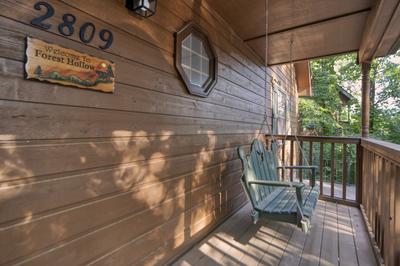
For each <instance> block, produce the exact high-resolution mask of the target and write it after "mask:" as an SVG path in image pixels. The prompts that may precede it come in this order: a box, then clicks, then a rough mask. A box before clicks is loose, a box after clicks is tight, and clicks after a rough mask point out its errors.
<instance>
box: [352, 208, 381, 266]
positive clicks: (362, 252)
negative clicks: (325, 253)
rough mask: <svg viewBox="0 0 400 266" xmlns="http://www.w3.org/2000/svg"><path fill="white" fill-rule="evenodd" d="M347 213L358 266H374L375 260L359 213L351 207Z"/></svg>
mask: <svg viewBox="0 0 400 266" xmlns="http://www.w3.org/2000/svg"><path fill="white" fill-rule="evenodd" d="M349 211H350V218H351V223H352V227H353V230H354V231H353V234H354V242H355V245H356V251H357V258H358V262H359V265H366V266H369V265H371V266H372V265H374V266H375V265H376V260H375V257H374V253H373V251H372V248H371V244H370V242H369V238H368V233H367V230H366V228H365V225H364V222H363V218H362V216H361V213H360V211H359V210H358V209H356V208H351V207H349Z"/></svg>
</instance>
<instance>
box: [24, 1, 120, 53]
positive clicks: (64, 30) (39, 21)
mask: <svg viewBox="0 0 400 266" xmlns="http://www.w3.org/2000/svg"><path fill="white" fill-rule="evenodd" d="M33 7H34V8H35V9H36V10H39V11H42V10H43V11H44V12H45V13H44V14H42V15H41V16H38V17H36V18H34V19H32V21H31V24H32V25H33V26H35V27H38V28H41V29H44V30H50V29H51V28H52V27H53V26H55V27H57V29H58V32H59V33H60V34H62V35H64V36H72V35H74V34H79V39H80V40H81V42H83V43H85V44H89V43H91V42H92V41H93V39H94V38H95V36H96V38H99V39H100V40H101V41H102V42H103V43H102V44H101V45H99V48H101V49H103V50H106V49H108V48H110V47H111V45H112V43H113V40H114V36H113V34H112V32H111V31H110V30H108V29H100V31H99V32H98V34H97V35H96V33H97V30H96V26H95V25H94V24H93V23H92V22H85V23H83V24H82V25H81V26H80V27H77V25H76V17H75V16H74V15H73V14H70V13H65V14H63V15H62V22H61V23H59V24H58V25H52V24H50V23H48V22H46V20H48V19H49V18H51V17H53V16H54V13H55V9H54V7H53V6H52V5H50V4H49V3H47V2H43V1H39V2H37V3H36V4H35V5H34V6H33Z"/></svg>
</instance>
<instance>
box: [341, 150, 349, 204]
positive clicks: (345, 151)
mask: <svg viewBox="0 0 400 266" xmlns="http://www.w3.org/2000/svg"><path fill="white" fill-rule="evenodd" d="M347 176H348V164H347V144H343V178H342V183H343V184H342V185H343V192H342V196H343V199H344V200H345V199H346V189H347Z"/></svg>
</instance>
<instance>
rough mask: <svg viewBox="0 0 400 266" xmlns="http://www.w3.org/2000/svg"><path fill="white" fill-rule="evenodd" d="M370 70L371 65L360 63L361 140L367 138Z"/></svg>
mask: <svg viewBox="0 0 400 266" xmlns="http://www.w3.org/2000/svg"><path fill="white" fill-rule="evenodd" d="M370 70H371V63H362V64H361V75H362V84H361V89H362V93H361V94H362V96H361V101H362V108H361V111H362V112H361V113H362V119H361V126H362V131H361V135H362V137H363V138H368V136H369V113H370V99H369V98H370V91H371V80H370V76H369V72H370Z"/></svg>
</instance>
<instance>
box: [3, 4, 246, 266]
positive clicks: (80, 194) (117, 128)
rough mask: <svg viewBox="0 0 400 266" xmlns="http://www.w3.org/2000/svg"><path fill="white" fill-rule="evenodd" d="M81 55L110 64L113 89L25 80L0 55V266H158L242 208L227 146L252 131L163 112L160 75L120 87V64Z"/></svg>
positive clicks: (18, 62)
mask: <svg viewBox="0 0 400 266" xmlns="http://www.w3.org/2000/svg"><path fill="white" fill-rule="evenodd" d="M199 2H201V1H199ZM199 5H200V3H199ZM21 27H22V26H21ZM32 31H33V32H32V36H33V37H35V35H38V36H37V37H39V38H42V39H43V38H44V37H43V32H40V31H39V30H32ZM142 34H147V35H148V36H149V38H151V37H154V36H156V34H155V33H152V32H151V31H148V29H146V32H145V33H143V32H142ZM18 36H19V35H18ZM52 38H54V39H55V40H57V41H64V42H65V43H66V46H69V45H70V46H71V48H74V47H80V48H82V46H79V45H77V44H76V43H73V42H72V41H67V40H65V39H63V38H60V37H54V36H53V37H52ZM20 41H22V40H20ZM82 50H85V51H87V52H88V53H91V54H95V55H99V56H101V57H104V58H107V57H113V59H115V60H114V61H115V62H116V65H117V71H116V72H117V80H118V78H119V77H121V79H119V80H121V81H120V82H118V83H117V85H116V92H115V94H113V95H109V94H102V93H97V92H93V91H87V90H79V89H71V88H67V87H62V86H56V85H52V84H45V83H39V82H34V81H25V80H23V79H22V77H23V76H22V75H23V71H22V70H23V62H22V59H21V58H23V54H22V53H23V50H18V51H17V53H20V54H18V56H17V57H16V58H12V59H4V58H3V59H1V80H2V82H3V81H4V83H3V85H4V90H5V91H9V92H10V93H9V94H8V95H7V96H4V97H3V96H2V97H3V98H2V99H4V100H1V101H0V102H1V104H0V108H1V109H2V110H1V112H0V113H1V114H0V118H1V119H0V129H1V132H0V158H1V159H0V250H1V252H0V264H5V263H10V264H11V263H26V264H29V265H33V264H35V265H46V264H48V263H49V262H51V263H52V264H53V265H73V264H96V265H101V264H103V265H122V264H131V263H140V264H146V263H148V264H154V263H163V262H165V261H167V260H169V259H170V258H171V257H172V256H175V255H177V254H178V253H179V252H180V251H181V250H182V248H183V247H184V246H185V245H186V244H188V243H190V242H191V241H193V240H194V239H195V237H196V236H200V235H202V234H203V233H205V232H206V231H207V230H209V229H210V228H211V227H212V226H213V225H214V224H215V222H216V221H217V220H220V219H221V218H222V217H224V216H226V215H227V214H229V213H230V212H231V211H232V210H233V209H234V208H237V207H239V206H240V205H241V204H242V203H243V202H244V201H245V198H244V195H243V193H242V189H241V186H240V183H239V182H238V181H239V176H240V167H241V166H240V162H239V161H238V159H237V156H236V146H238V145H240V144H242V143H249V142H250V139H251V137H252V136H250V135H249V134H247V135H245V136H243V135H228V134H226V135H224V134H220V133H219V132H215V131H214V128H213V127H216V126H219V125H217V124H215V123H214V124H212V123H209V124H207V123H203V124H202V123H198V120H196V118H187V117H186V118H185V117H184V118H180V117H178V116H176V114H171V112H172V110H173V107H168V105H167V104H165V105H163V106H157V103H158V102H159V100H158V101H157V98H158V97H164V96H163V95H164V93H163V92H166V91H168V90H170V89H171V88H169V87H167V85H168V84H165V83H164V80H160V79H159V80H157V79H156V80H155V81H152V82H159V84H158V85H157V88H155V89H154V88H148V89H146V88H140V87H135V86H131V85H127V83H129V82H130V81H132V79H130V78H128V76H129V75H131V74H130V73H126V69H125V70H123V69H118V67H119V66H127V63H126V61H127V60H125V59H123V58H121V57H118V56H114V55H113V56H111V55H109V54H106V53H105V52H99V51H98V50H96V49H93V48H90V47H86V46H85V47H84V48H82ZM1 56H2V57H6V56H4V55H1ZM153 56H158V57H159V58H164V56H165V53H160V54H159V55H153ZM7 58H9V57H7ZM124 60H125V61H124ZM119 61H120V62H121V63H120V62H119ZM166 61H167V62H166V64H169V63H170V60H166ZM122 62H124V63H122ZM130 63H131V64H135V65H138V64H137V63H132V62H130ZM143 68H145V67H143ZM146 69H147V70H146V71H150V72H151V73H156V74H154V75H155V76H157V77H160V76H162V75H164V76H167V75H169V74H165V73H163V74H162V75H161V74H160V72H161V71H158V70H149V68H148V67H147V68H146ZM14 70H15V71H14ZM124 71H125V73H123V72H124ZM11 72H12V73H11ZM119 73H120V76H118V75H119ZM151 73H150V74H148V76H149V75H152V74H151ZM170 76H171V75H170ZM136 78H138V77H136ZM169 78H171V77H169ZM174 78H175V77H174ZM119 80H118V81H119ZM174 89H181V90H182V91H184V88H183V85H182V84H181V86H180V88H174ZM157 90H158V91H157ZM145 91H146V93H147V94H146V95H147V98H146V99H143V96H142V95H143V93H145ZM12 92H16V93H12ZM185 93H186V92H185ZM210 97H212V96H210ZM144 100H146V101H148V103H147V105H146V106H144V105H143V104H139V103H140V102H141V101H144ZM185 101H189V100H188V99H186V100H185ZM193 102H194V103H196V102H197V100H193ZM136 106H139V107H137V108H139V109H135V108H136ZM115 108H118V109H119V110H114V109H115ZM140 108H142V109H140ZM185 108H186V107H185ZM196 109H197V108H196V105H194V107H193V106H192V110H190V111H191V112H193V111H196ZM185 111H186V110H185V109H183V110H179V112H181V113H185ZM168 112H170V113H168ZM161 113H163V114H161ZM199 120H200V119H199ZM217 122H218V121H217ZM208 127H210V128H209V129H208Z"/></svg>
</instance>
